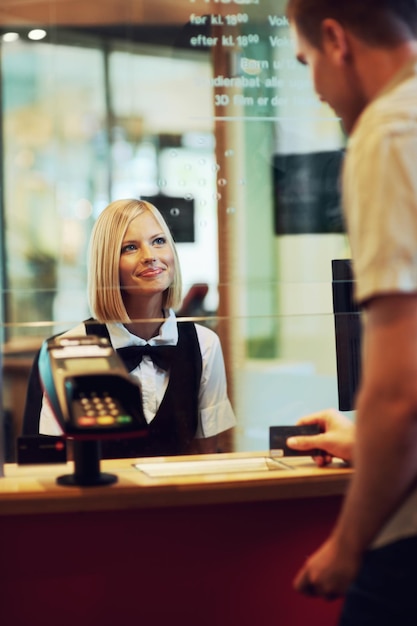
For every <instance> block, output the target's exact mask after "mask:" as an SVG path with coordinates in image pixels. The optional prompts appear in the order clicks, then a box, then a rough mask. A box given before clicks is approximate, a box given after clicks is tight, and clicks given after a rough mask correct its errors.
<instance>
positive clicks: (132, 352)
mask: <svg viewBox="0 0 417 626" xmlns="http://www.w3.org/2000/svg"><path fill="white" fill-rule="evenodd" d="M175 348H176V346H150V345H148V344H146V345H144V346H127V347H126V348H118V349H117V354H118V355H119V356H120V358H121V359H122V361H123V363H124V364H125V365H126V367H127V369H128V370H129V372H132V371H133V370H134V369H135V368H136V367H137V366H138V365H139V363H140V362H141V361H142V357H143V356H144V355H146V356H149V357H150V358H151V359H152V361H153V362H154V363H155V365H157V366H158V367H160V368H161V369H163V370H167V369H169V367H170V365H171V360H172V355H173V351H174V350H175Z"/></svg>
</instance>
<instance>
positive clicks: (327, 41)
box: [321, 18, 350, 65]
mask: <svg viewBox="0 0 417 626" xmlns="http://www.w3.org/2000/svg"><path fill="white" fill-rule="evenodd" d="M321 41H322V48H323V51H324V52H325V53H326V54H327V55H328V56H330V57H331V58H332V60H333V62H334V63H336V64H337V65H343V64H344V63H345V62H346V61H347V60H348V59H349V57H350V44H349V37H348V35H347V33H346V30H345V28H343V26H342V25H341V24H340V22H338V21H337V20H333V19H331V18H327V19H325V20H323V22H322V24H321Z"/></svg>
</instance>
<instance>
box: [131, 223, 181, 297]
mask: <svg viewBox="0 0 417 626" xmlns="http://www.w3.org/2000/svg"><path fill="white" fill-rule="evenodd" d="M174 268H175V261H174V254H173V251H172V248H171V246H170V244H169V243H168V241H167V238H166V236H165V233H164V232H163V230H162V229H161V226H160V225H159V224H158V222H157V221H156V219H155V218H154V216H153V215H152V213H151V212H150V211H144V212H143V213H141V214H140V215H138V216H137V217H135V218H134V219H133V220H132V221H131V222H130V224H129V226H128V228H127V230H126V233H125V236H124V237H123V243H122V248H121V251H120V261H119V277H120V287H121V290H122V293H123V299H124V300H125V301H126V304H127V303H128V302H129V300H134V299H136V298H149V297H153V296H155V295H157V294H160V295H161V300H162V294H163V292H164V291H165V290H166V289H168V287H169V286H170V285H171V283H172V281H173V279H174Z"/></svg>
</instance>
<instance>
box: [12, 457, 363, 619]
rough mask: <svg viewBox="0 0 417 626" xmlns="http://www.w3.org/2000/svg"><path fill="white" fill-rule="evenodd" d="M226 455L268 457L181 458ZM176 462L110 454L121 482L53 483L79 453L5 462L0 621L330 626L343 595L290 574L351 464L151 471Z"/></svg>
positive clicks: (109, 467)
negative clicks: (56, 459)
mask: <svg viewBox="0 0 417 626" xmlns="http://www.w3.org/2000/svg"><path fill="white" fill-rule="evenodd" d="M219 457H221V458H220V460H221V461H222V462H223V461H226V460H230V461H232V462H236V461H238V462H243V463H244V464H246V463H247V462H249V463H251V462H252V461H256V463H258V461H259V462H261V461H262V459H263V458H264V457H265V455H263V454H262V453H259V454H255V455H251V457H250V459H249V460H248V455H247V454H230V455H217V456H216V455H207V456H204V457H185V458H184V459H183V460H184V463H185V464H187V463H189V464H190V463H194V462H200V461H202V462H204V463H206V462H208V461H210V460H216V459H217V460H219ZM285 461H286V462H287V459H285ZM134 462H139V463H140V465H141V467H142V470H143V471H139V470H138V469H136V468H135V467H134V466H133V463H134ZM177 463H178V458H174V459H164V460H161V459H147V460H132V459H127V460H116V461H102V462H101V466H102V467H101V468H102V471H106V472H114V473H116V474H117V475H118V482H117V483H116V484H114V485H111V486H108V487H84V488H80V487H61V486H58V485H56V483H55V479H56V477H57V476H59V475H62V474H65V473H68V472H72V464H68V466H65V465H61V466H59V465H56V466H50V467H48V466H36V467H35V466H20V467H17V466H15V465H6V467H5V477H4V478H2V479H0V529H1V533H0V561H1V563H2V569H1V570H0V614H1V617H2V623H5V624H13V626H37V625H38V624H39V625H40V624H42V625H43V626H55V624H57V623H59V624H60V626H72V625H73V624H77V626H84V625H86V626H87V625H88V626H95V625H97V626H107V625H108V626H114V625H115V624H121V625H122V624H123V625H125V624H126V625H129V624H144V625H145V626H162V625H163V624H164V625H165V624H167V623H168V624H172V625H173V626H175V625H176V624H181V626H226V625H227V626H229V625H230V624H239V625H240V626H253V625H254V624H256V626H270V624H271V623H277V624H280V626H304V624H308V625H309V626H316V625H317V626H319V625H320V626H322V625H323V624H334V623H335V621H336V618H337V615H338V613H339V611H340V603H338V602H336V603H335V602H333V603H326V602H324V601H321V600H313V599H309V598H304V597H302V596H300V595H299V594H297V593H296V592H295V591H293V589H292V579H293V577H294V575H295V574H296V571H297V570H298V568H299V567H300V565H301V563H302V562H303V560H304V559H305V557H306V556H307V555H308V554H310V553H311V552H312V551H313V550H314V549H315V548H316V547H317V546H318V545H319V543H320V542H321V541H323V540H324V539H325V537H326V535H327V533H328V532H329V530H330V528H331V526H332V524H333V522H334V520H335V518H336V516H337V514H338V511H339V508H340V503H341V499H342V495H343V493H344V491H345V489H346V486H347V484H348V482H349V477H350V474H351V470H349V469H346V468H345V467H343V465H342V464H335V466H334V467H332V468H326V469H318V468H316V467H315V466H314V464H313V463H312V462H311V461H310V459H307V458H303V459H298V460H295V461H291V462H290V464H291V469H278V470H268V469H266V470H265V471H264V470H256V471H255V470H253V469H251V470H250V471H247V470H246V469H245V471H242V472H237V473H229V472H228V471H227V472H226V471H223V473H212V472H211V471H210V473H203V474H200V475H196V474H194V475H183V476H179V475H176V476H175V475H171V476H166V477H154V476H150V475H149V474H151V473H154V472H155V469H158V467H162V468H163V469H164V468H165V467H167V466H168V464H170V469H171V468H174V469H176V471H177V473H178V465H177ZM158 464H159V465H158ZM181 466H182V467H184V464H181ZM157 473H158V472H157Z"/></svg>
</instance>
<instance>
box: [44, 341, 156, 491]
mask: <svg viewBox="0 0 417 626" xmlns="http://www.w3.org/2000/svg"><path fill="white" fill-rule="evenodd" d="M39 373H40V377H41V381H42V386H43V389H44V393H45V394H46V396H47V398H48V400H49V402H50V404H51V406H52V409H53V411H54V414H55V417H56V419H57V420H58V422H59V424H60V425H61V428H62V430H63V431H64V434H65V436H67V437H69V438H71V439H73V440H74V461H75V474H74V475H73V476H64V477H60V478H58V483H59V484H76V485H96V484H109V483H110V482H114V481H115V480H116V477H114V476H113V475H110V474H107V475H105V474H101V473H100V471H99V459H100V453H99V442H100V440H102V439H107V438H113V437H117V438H122V437H129V436H130V437H131V436H146V434H147V424H146V420H145V417H144V414H143V408H142V397H141V392H140V387H139V384H138V383H137V382H136V381H135V379H134V378H133V377H132V376H131V375H130V374H129V372H128V371H127V369H126V367H125V366H124V364H123V361H122V360H121V359H120V357H119V356H118V355H117V353H116V352H115V351H114V350H113V348H112V346H111V344H110V342H109V341H108V339H105V338H102V337H97V336H95V335H87V336H80V337H78V336H73V337H71V336H66V337H65V336H57V337H54V338H52V339H48V340H46V341H45V342H44V343H43V345H42V348H41V351H40V355H39Z"/></svg>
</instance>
